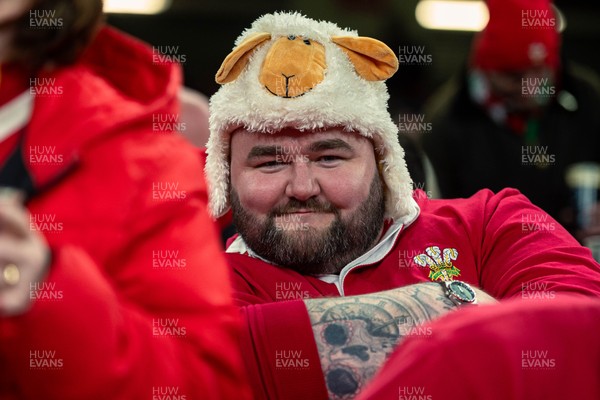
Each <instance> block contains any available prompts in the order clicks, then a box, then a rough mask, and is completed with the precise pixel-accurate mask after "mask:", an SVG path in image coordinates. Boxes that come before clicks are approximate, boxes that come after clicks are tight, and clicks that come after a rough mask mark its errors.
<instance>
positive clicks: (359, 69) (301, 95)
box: [206, 13, 418, 223]
mask: <svg viewBox="0 0 600 400" xmlns="http://www.w3.org/2000/svg"><path fill="white" fill-rule="evenodd" d="M397 68H398V61H397V58H396V56H395V54H394V53H393V52H392V50H390V49H389V47H387V46H386V45H385V44H383V43H382V42H380V41H378V40H375V39H372V38H368V37H360V36H358V34H357V33H356V32H355V31H349V30H344V29H341V28H339V27H338V26H337V25H335V24H332V23H330V22H325V21H314V20H312V19H309V18H306V17H304V16H302V15H300V14H298V13H275V14H268V15H265V16H263V17H261V18H259V19H258V20H256V21H255V22H254V23H253V25H252V27H251V28H250V29H247V30H246V31H245V32H243V33H242V35H241V36H240V37H239V38H238V39H237V41H236V44H235V47H234V49H233V51H232V52H231V53H230V54H229V55H228V56H227V57H226V58H225V60H224V61H223V64H222V66H221V68H220V69H219V71H218V73H217V75H216V80H217V82H218V83H220V84H222V86H221V88H220V89H219V91H218V92H217V93H216V94H215V95H214V96H213V97H212V98H211V100H210V129H211V136H210V139H209V141H208V144H207V152H208V157H207V164H206V176H207V180H208V184H209V190H210V192H209V197H210V211H211V213H212V214H213V216H215V217H218V216H220V215H223V214H224V213H225V212H226V211H227V210H228V209H229V198H228V195H229V162H228V159H229V142H230V134H231V132H233V131H234V130H235V129H237V128H239V127H244V128H245V129H247V130H250V131H253V132H260V133H265V134H269V133H274V132H278V131H280V130H282V129H284V128H294V129H296V130H298V131H300V132H302V131H306V132H311V131H315V130H319V129H323V128H328V127H342V128H343V129H344V130H345V131H348V132H357V133H359V134H360V135H362V136H364V137H367V138H370V139H372V140H373V143H374V146H375V149H376V156H377V159H378V161H379V163H380V164H381V165H380V170H381V175H382V178H383V181H384V183H385V186H386V193H385V198H386V216H387V217H389V218H393V219H396V220H400V221H401V222H404V223H407V222H409V221H412V220H413V219H414V218H415V216H416V215H417V214H418V207H417V205H416V203H415V202H414V200H413V198H412V181H411V179H410V176H409V174H408V170H407V168H406V163H405V161H404V152H403V150H402V148H401V147H400V145H399V143H398V139H397V133H398V130H397V127H396V125H395V124H394V122H393V121H392V119H391V116H390V114H389V113H388V111H387V100H388V98H389V95H388V92H387V88H386V86H385V83H384V82H383V81H384V80H385V79H387V78H389V77H390V76H392V75H393V74H394V73H395V71H396V70H397Z"/></svg>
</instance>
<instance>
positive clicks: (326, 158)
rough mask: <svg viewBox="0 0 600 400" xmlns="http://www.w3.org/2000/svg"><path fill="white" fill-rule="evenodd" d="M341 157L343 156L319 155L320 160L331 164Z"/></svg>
mask: <svg viewBox="0 0 600 400" xmlns="http://www.w3.org/2000/svg"><path fill="white" fill-rule="evenodd" d="M341 159H342V158H341V157H338V156H322V157H319V162H322V163H325V164H331V163H334V162H336V161H340V160H341Z"/></svg>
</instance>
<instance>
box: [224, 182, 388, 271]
mask: <svg viewBox="0 0 600 400" xmlns="http://www.w3.org/2000/svg"><path fill="white" fill-rule="evenodd" d="M230 197H231V208H232V211H233V222H234V224H235V226H236V228H237V230H238V232H239V233H240V235H241V236H242V238H243V239H244V241H245V242H246V244H247V245H248V247H249V248H250V249H252V251H253V252H255V253H256V254H257V255H259V256H260V257H262V258H264V259H266V260H268V261H270V262H272V263H275V264H277V265H280V266H282V267H286V268H290V269H293V270H295V271H297V272H299V273H301V274H303V275H315V274H337V273H339V272H340V271H341V270H342V269H343V268H344V267H345V266H346V265H347V264H348V263H349V262H351V261H352V260H354V259H356V258H358V257H359V256H361V255H362V254H364V253H366V252H367V251H368V250H369V249H370V248H371V247H372V246H373V245H374V244H375V242H376V241H377V239H378V236H379V233H380V232H381V229H382V227H383V220H384V214H385V201H384V194H383V183H382V181H381V178H380V177H379V174H378V173H375V176H374V177H373V180H372V182H371V188H370V193H369V197H368V198H367V199H366V200H365V201H364V202H363V203H362V204H361V205H360V206H359V208H358V209H357V210H356V211H355V212H354V213H353V214H352V215H350V216H349V217H348V218H346V219H342V217H341V214H340V210H339V209H337V208H336V207H335V206H333V205H332V204H331V203H328V202H327V203H322V202H320V201H318V200H316V199H314V198H311V199H309V200H307V201H299V200H296V199H290V200H289V202H288V203H287V204H285V205H283V206H278V207H275V208H274V209H273V210H271V211H270V212H269V214H268V215H267V218H266V221H264V222H261V221H260V220H259V219H258V218H257V217H256V216H255V215H252V214H250V213H249V212H248V211H247V210H246V209H244V208H243V207H242V205H241V203H240V200H239V197H238V195H237V193H236V191H235V190H233V189H232V190H231V196H230ZM300 209H302V210H309V211H314V212H322V213H332V214H333V215H334V220H333V222H332V223H331V224H330V225H329V227H327V228H323V229H320V230H317V229H315V228H312V227H310V226H308V225H307V224H305V223H300V222H297V221H294V220H293V217H292V216H291V215H289V214H291V213H293V212H296V211H298V210H300ZM286 215H288V217H287V218H286V217H285V216H286ZM276 217H279V218H280V220H283V222H282V223H281V222H279V223H276V222H275V218H276ZM286 228H287V229H286Z"/></svg>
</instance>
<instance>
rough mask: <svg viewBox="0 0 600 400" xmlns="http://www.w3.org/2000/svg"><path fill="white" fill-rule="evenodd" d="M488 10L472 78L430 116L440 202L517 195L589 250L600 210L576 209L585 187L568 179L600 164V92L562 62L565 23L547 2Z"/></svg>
mask: <svg viewBox="0 0 600 400" xmlns="http://www.w3.org/2000/svg"><path fill="white" fill-rule="evenodd" d="M487 6H488V9H489V12H490V20H489V22H488V25H487V26H486V28H485V29H484V30H483V31H482V32H481V33H480V34H478V35H477V36H476V37H475V39H474V41H473V44H472V49H471V55H470V59H469V60H468V64H467V67H466V69H465V71H464V72H463V73H462V75H461V76H460V77H455V78H453V79H452V80H451V81H450V82H448V83H447V84H446V85H445V86H444V87H442V88H441V89H440V90H439V91H438V93H436V94H434V95H433V96H432V98H431V99H430V100H429V101H428V104H427V106H426V114H427V115H428V116H431V122H432V132H430V133H428V134H427V135H424V136H423V138H422V145H423V147H424V149H425V151H426V154H427V156H428V158H429V160H430V161H431V163H432V164H433V167H434V169H435V172H436V174H437V178H438V179H437V180H438V183H439V187H440V191H441V195H442V197H446V198H452V197H468V196H471V195H472V194H473V193H475V192H476V191H477V190H479V189H481V188H490V189H492V190H494V191H497V190H501V189H502V188H505V187H514V188H517V189H519V190H520V191H521V192H522V193H523V194H525V195H526V196H527V197H528V198H529V199H530V200H531V201H532V202H533V203H534V204H536V205H538V206H540V207H541V208H543V209H544V210H545V211H546V212H548V213H549V214H550V215H551V216H553V217H554V218H556V219H557V220H558V221H559V222H560V223H561V224H562V225H563V226H565V227H566V228H567V229H568V230H569V231H570V232H571V233H573V234H574V235H576V237H577V238H578V239H579V240H582V239H583V238H585V237H586V236H588V235H590V234H593V233H594V232H597V231H598V230H599V229H600V220H598V218H595V219H593V218H587V221H586V222H581V219H582V218H581V216H582V215H583V213H591V215H594V214H593V210H590V209H587V210H585V209H584V210H582V209H580V208H581V207H580V206H578V205H577V202H580V200H579V199H578V197H580V195H579V194H578V193H577V190H579V189H578V188H579V186H580V185H579V184H578V183H577V182H578V181H581V180H582V179H580V178H579V179H578V178H575V179H570V181H571V182H574V183H571V185H570V184H569V182H568V180H567V175H569V172H568V171H569V169H570V167H572V166H573V165H578V164H580V163H591V164H590V168H592V169H597V167H594V165H596V166H597V164H598V163H600V113H598V110H599V109H600V83H599V81H598V79H597V77H596V76H595V75H594V74H592V73H591V72H590V71H588V70H586V69H585V68H582V67H579V66H577V65H574V64H572V63H570V62H567V61H566V60H564V59H562V58H561V57H560V53H561V38H560V34H559V32H558V25H559V22H560V21H559V19H558V17H557V15H556V14H555V12H554V10H553V8H552V6H551V4H550V3H549V1H548V0H535V1H532V0H489V1H487ZM584 165H587V164H584ZM588 175H589V174H588ZM598 175H600V174H598ZM597 181H598V182H597V183H596V184H595V188H596V189H597V188H598V187H599V186H600V185H599V184H600V177H598V178H597ZM571 186H573V187H574V188H573V187H571ZM594 191H595V190H594ZM592 197H594V198H597V197H596V193H593V195H592ZM596 201H597V200H592V201H591V202H588V203H591V204H592V206H593V203H595V202H596ZM588 208H589V206H588ZM577 218H579V220H580V222H578V221H577ZM528 222H530V221H524V223H528Z"/></svg>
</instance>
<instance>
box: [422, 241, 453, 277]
mask: <svg viewBox="0 0 600 400" xmlns="http://www.w3.org/2000/svg"><path fill="white" fill-rule="evenodd" d="M425 253H426V254H419V255H417V256H415V257H414V258H413V260H414V261H415V263H416V264H417V265H420V266H421V267H429V279H431V280H432V281H437V280H441V281H451V280H452V278H453V277H455V276H459V275H460V269H458V268H456V266H454V264H452V261H454V260H456V258H457V257H458V250H456V249H450V248H448V249H444V251H443V252H442V251H440V248H439V247H438V246H430V247H428V248H426V249H425Z"/></svg>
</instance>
